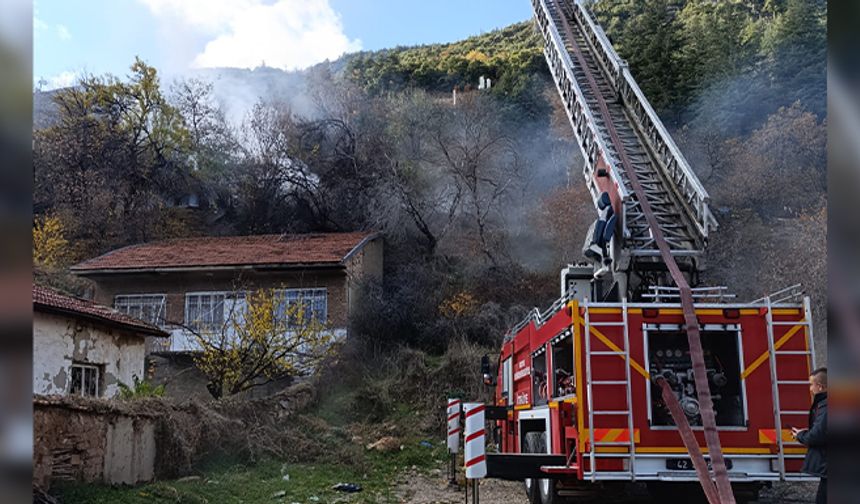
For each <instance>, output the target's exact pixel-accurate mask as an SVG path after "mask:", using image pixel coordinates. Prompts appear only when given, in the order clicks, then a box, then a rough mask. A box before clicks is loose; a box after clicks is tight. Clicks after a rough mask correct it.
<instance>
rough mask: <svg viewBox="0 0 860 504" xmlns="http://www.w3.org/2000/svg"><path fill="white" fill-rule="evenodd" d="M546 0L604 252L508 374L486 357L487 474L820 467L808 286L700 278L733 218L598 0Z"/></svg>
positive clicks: (621, 475)
mask: <svg viewBox="0 0 860 504" xmlns="http://www.w3.org/2000/svg"><path fill="white" fill-rule="evenodd" d="M532 5H533V7H534V13H535V20H536V26H537V28H538V29H539V30H540V32H541V34H542V36H543V39H544V42H545V47H544V48H545V55H546V60H547V65H548V68H549V71H550V74H551V76H552V78H553V80H554V82H555V84H556V87H557V89H558V92H559V96H560V98H561V103H562V105H563V107H564V109H565V110H566V112H567V115H568V118H569V120H570V123H571V126H572V128H573V132H574V134H575V137H576V141H577V143H578V145H579V147H580V150H581V152H582V155H583V161H584V162H583V176H584V181H585V183H586V185H587V187H588V189H589V191H590V192H591V195H592V199H593V201H594V204H595V207H596V210H597V214H598V216H597V217H598V218H597V220H596V221H595V224H594V225H593V226H592V229H591V231H590V232H589V237H588V238H587V240H586V243H585V246H584V247H583V255H584V256H585V258H586V259H589V260H590V261H591V263H590V264H589V263H586V264H576V265H571V266H568V267H567V268H565V269H564V270H563V271H562V274H561V296H560V298H559V299H558V300H557V301H556V302H555V303H554V304H553V305H552V306H550V307H549V308H548V309H546V310H545V311H543V312H540V311H538V310H535V311H534V312H533V313H532V314H531V315H530V316H529V317H527V318H526V319H525V320H523V321H522V322H521V323H520V324H519V325H517V326H516V327H514V328H512V329H511V330H510V331H509V333H508V334H507V336H506V337H505V340H504V344H503V345H502V348H501V352H500V354H501V355H500V358H499V362H498V370H497V372H495V373H494V372H491V371H490V370H489V363H488V362H487V363H485V366H484V367H485V381H487V382H490V383H495V385H496V390H495V395H494V402H495V404H494V405H491V406H489V407H487V409H486V414H487V418H488V419H489V420H491V421H492V422H494V423H495V426H494V435H495V438H496V441H497V443H498V447H499V450H498V453H491V454H488V455H487V459H486V461H487V472H488V476H490V477H499V478H508V479H521V480H525V482H526V483H525V486H526V490H527V493H528V495H529V499H530V501H531V502H532V503H533V504H537V503H543V504H552V503H555V502H558V500H559V499H560V498H563V497H564V496H572V495H578V494H581V493H583V492H589V491H594V490H595V489H599V490H601V491H602V490H605V489H608V488H612V487H613V486H618V485H626V484H629V483H631V482H647V483H649V485H650V487H651V488H652V489H653V490H655V491H660V490H665V489H670V491H671V492H672V495H674V496H677V495H678V490H680V489H681V488H684V486H685V485H690V486H691V487H692V485H691V483H693V482H696V481H699V482H700V484H701V487H700V488H701V489H703V490H704V494H705V495H706V496H707V497H708V499H709V501H710V502H712V503H716V502H726V503H729V502H733V501H734V500H735V499H737V500H744V499H745V498H748V497H751V496H753V495H755V494H756V493H757V491H758V489H759V488H760V487H761V486H762V485H764V484H767V483H768V482H772V481H780V480H801V479H807V478H808V479H813V478H811V477H808V476H805V475H803V474H801V473H800V467H801V462H802V458H803V455H804V448H803V447H802V446H800V445H799V444H798V443H797V442H795V441H794V440H793V439H792V437H791V435H790V429H791V427H795V426H797V427H804V426H805V425H806V415H807V412H808V408H809V406H810V402H811V398H810V395H809V392H808V389H807V379H808V376H809V373H810V371H811V368H812V363H813V362H814V348H813V337H812V320H813V319H812V313H811V311H810V302H809V299H806V298H804V297H803V295H802V292H801V291H800V289H799V287H797V286H795V287H792V288H789V289H786V290H784V291H782V292H779V293H776V294H774V295H770V296H767V297H764V298H762V299H759V300H756V301H753V302H749V303H741V302H738V301H737V300H736V299H735V298H734V297H733V296H732V295H730V294H729V293H728V291H727V290H726V289H725V288H722V287H720V288H708V287H691V286H695V285H697V284H698V279H699V277H700V273H701V272H702V271H703V270H705V261H704V258H705V254H704V251H705V247H706V245H707V242H708V239H709V236H710V231H712V230H713V229H715V228H716V227H717V222H716V219H715V218H714V216H713V215H712V213H711V211H710V208H709V198H708V194H707V192H706V191H705V189H704V188H703V187H702V185H701V183H700V182H699V180H698V178H697V177H696V175H695V172H694V171H693V170H692V169H691V167H690V166H689V164H688V162H687V160H686V159H685V158H684V156H683V155H682V154H681V152H680V150H679V149H678V147H677V146H676V145H675V143H674V141H673V140H672V138H671V136H670V135H669V133H668V131H667V129H666V128H665V127H664V126H663V124H662V122H661V121H660V118H659V117H658V116H657V114H656V113H655V112H654V110H653V108H652V107H651V105H650V104H649V103H648V100H647V99H646V98H645V96H644V95H643V93H642V91H641V90H640V88H639V86H638V85H637V84H636V81H635V80H634V79H633V77H632V75H631V73H630V70H629V69H628V67H627V64H626V63H625V62H624V61H623V60H622V59H621V58H619V57H618V54H616V52H615V50H614V49H613V47H612V44H611V43H610V41H609V39H608V38H607V37H606V35H605V34H604V32H603V30H602V29H601V28H600V27H599V26H598V25H597V24H596V23H595V21H594V19H593V18H592V16H591V14H590V13H589V11H588V9H587V5H586V3H584V2H583V1H581V0H532ZM581 217H582V216H572V218H581ZM703 452H704V456H703V455H702V453H703ZM711 459H712V460H711ZM708 463H712V465H713V468H712V472H713V476H711V475H709V472H710V470H709V468H708ZM712 477H713V478H714V480H715V483H712V481H711V478H712ZM701 489H700V490H699V495H701V494H702V491H701ZM733 493H734V495H733Z"/></svg>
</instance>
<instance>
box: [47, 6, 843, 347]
mask: <svg viewBox="0 0 860 504" xmlns="http://www.w3.org/2000/svg"><path fill="white" fill-rule="evenodd" d="M824 9H825V6H824V3H823V2H822V1H815V2H809V1H803V0H731V1H726V2H712V1H710V0H689V1H682V0H644V1H640V0H635V1H634V0H601V1H600V2H596V3H595V5H594V10H595V13H596V15H597V18H598V19H599V20H600V22H601V23H602V24H603V26H604V27H605V29H606V32H607V34H608V35H609V36H610V38H611V39H612V40H613V42H614V43H615V44H616V47H617V49H618V51H619V53H620V54H621V55H622V57H624V58H626V59H627V60H628V61H629V63H630V65H631V68H632V70H633V72H634V75H635V76H636V78H637V80H638V81H639V83H640V84H641V86H642V88H643V90H644V91H645V93H646V95H647V96H648V97H649V99H650V100H651V101H652V103H653V104H654V105H655V108H657V109H658V111H659V113H660V114H661V115H662V117H663V118H664V120H665V121H666V123H667V125H668V126H669V127H670V129H671V130H672V131H673V134H674V135H675V137H676V140H677V142H678V144H679V145H680V147H681V149H682V150H683V151H684V152H685V154H686V155H687V157H688V158H689V159H690V161H691V164H692V165H693V166H694V169H695V170H696V171H697V172H698V173H699V175H700V177H701V179H702V180H703V183H704V184H705V186H706V188H707V189H708V190H709V192H710V193H711V196H712V199H713V207H714V208H715V210H716V213H717V218H718V220H719V221H720V224H721V228H720V231H719V232H718V233H716V234H715V235H714V236H713V239H712V243H711V258H710V259H711V261H710V264H711V268H710V270H709V271H708V272H707V274H706V278H705V280H706V281H708V282H709V283H716V284H725V285H728V286H729V287H730V288H731V289H732V290H733V291H735V292H738V293H739V294H740V297H741V298H750V297H753V296H758V295H760V294H762V293H764V292H766V291H769V290H775V289H777V288H781V287H784V286H786V285H789V284H792V283H795V282H803V283H804V284H805V285H807V287H808V289H809V290H810V291H811V292H812V293H813V294H814V296H815V299H816V302H817V310H818V313H819V314H821V315H823V314H824V309H823V302H824V299H825V297H824V296H825V294H824V278H825V275H824V273H825V254H824V250H825V248H824V246H825V245H824V239H825V233H826V225H825V223H826V204H825V191H824V189H825V171H824V170H825V150H824V145H825V121H826V119H825V112H824V110H825V109H824V103H825V94H824V93H825V91H824V90H825V84H826V80H825V73H824V69H825V57H824V38H825V29H824V18H825V11H824ZM281 74H283V72H280V71H277V70H273V69H267V70H266V71H265V72H262V71H261V72H257V71H255V73H254V76H255V79H258V81H257V82H263V83H264V84H263V85H260V86H257V87H254V89H255V91H254V92H253V93H251V92H248V93H246V94H241V92H240V91H237V90H240V88H241V85H242V84H241V83H242V80H243V79H244V78H245V77H244V76H245V75H249V72H246V71H235V72H231V73H230V76H229V83H230V86H229V93H224V92H223V89H222V90H221V91H222V92H220V93H219V92H218V91H219V87H218V86H219V82H220V86H222V88H223V87H224V85H225V84H224V82H225V81H223V80H219V81H215V82H214V83H213V82H207V81H206V80H204V79H205V75H201V76H198V78H194V79H188V80H185V81H181V82H176V83H165V82H162V81H161V80H160V79H159V76H158V72H157V69H155V68H152V67H150V66H148V65H147V64H146V63H145V62H142V61H137V62H135V63H134V65H133V66H132V69H131V73H130V74H129V75H128V76H127V77H124V78H120V77H113V76H91V77H87V78H85V79H84V80H82V81H81V82H80V83H79V84H78V86H76V87H74V88H70V89H66V90H62V91H59V92H57V93H56V94H54V95H53V97H52V99H53V100H54V103H55V104H56V114H57V116H56V117H55V118H54V120H53V121H48V122H40V123H39V125H40V126H45V127H44V128H42V129H39V130H38V131H36V133H35V139H34V163H35V166H34V169H35V195H34V203H35V209H34V210H35V214H36V219H35V220H36V221H35V227H34V237H35V243H34V247H35V248H34V255H35V257H36V260H37V266H38V267H39V270H40V271H41V272H43V273H41V274H42V275H43V277H42V278H43V280H44V281H46V282H53V283H54V284H55V285H60V286H61V287H65V288H67V289H84V288H85V286H83V285H77V284H75V283H73V282H71V281H70V280H69V279H68V277H67V276H64V275H62V274H61V272H62V271H63V269H64V268H65V267H67V266H68V265H69V264H71V263H74V262H75V261H79V260H82V259H84V258H87V257H91V256H94V255H96V254H100V253H103V252H105V251H107V250H110V249H113V248H116V247H120V246H124V245H128V244H131V243H138V242H142V241H149V240H158V239H165V238H171V237H178V236H190V235H205V234H252V233H284V232H308V231H348V230H367V229H374V230H380V231H382V232H383V233H384V234H385V237H386V272H385V281H384V284H383V285H367V286H365V288H366V289H367V291H368V293H369V295H368V296H366V297H365V299H366V300H367V306H366V307H365V309H364V310H363V313H365V314H366V316H365V317H362V318H361V319H359V320H355V321H354V330H355V331H354V332H355V334H356V335H357V338H356V339H355V341H356V342H357V344H358V345H367V346H368V347H379V346H389V347H390V346H397V345H401V344H402V345H409V346H412V347H417V348H421V349H424V350H428V351H432V352H439V351H442V350H444V349H445V348H446V347H447V345H448V343H449V341H452V340H459V339H466V340H470V341H472V342H476V343H480V344H486V345H489V346H495V344H496V343H497V341H498V340H499V338H501V335H502V334H503V332H504V330H505V328H506V327H508V326H509V325H510V324H511V323H512V322H514V321H515V320H517V319H518V318H519V317H521V316H522V315H523V314H524V313H525V312H526V310H527V309H528V308H530V307H531V306H533V305H541V306H543V305H546V304H547V303H548V302H550V301H551V300H552V299H553V298H554V297H555V296H557V294H558V293H557V272H558V269H559V267H561V266H562V265H563V264H565V263H567V262H570V261H575V260H579V259H580V253H579V250H580V248H581V243H582V237H583V234H584V230H585V228H587V226H588V225H589V224H590V223H591V221H592V220H593V219H594V213H593V212H594V211H593V208H592V206H591V202H590V200H589V198H588V197H587V195H586V192H585V188H584V184H582V180H581V175H580V174H579V169H580V167H581V160H580V159H579V154H578V152H577V151H576V148H575V145H574V144H573V143H572V141H571V136H572V133H571V131H570V127H569V124H567V118H566V117H565V116H564V113H563V112H562V111H561V109H560V104H559V101H558V98H557V96H556V91H555V88H554V86H553V85H552V83H551V82H550V81H549V78H548V74H547V70H546V65H545V63H544V60H543V56H542V53H541V40H540V36H539V35H537V34H536V33H535V32H534V30H533V27H532V24H531V23H530V22H524V23H520V24H517V25H513V26H510V27H507V28H504V29H501V30H498V31H494V32H491V33H488V34H484V35H480V36H476V37H472V38H469V39H467V40H465V41H462V42H457V43H452V44H439V45H430V46H422V47H406V48H394V49H389V50H385V51H379V52H373V53H358V54H353V55H347V56H345V57H344V58H343V59H342V60H338V61H336V62H332V63H324V64H320V65H318V66H316V67H314V68H311V69H309V70H307V71H304V72H301V73H299V74H291V76H290V79H294V80H291V83H290V84H289V85H288V86H287V85H284V86H283V87H278V86H277V85H276V83H277V82H278V81H279V79H280V75H281ZM482 76H484V77H488V78H490V79H492V81H493V87H492V89H491V90H489V91H479V90H477V85H478V80H479V78H480V77H482ZM199 77H203V78H204V79H201V78H199ZM259 79H263V80H259ZM263 88H265V89H267V90H268V91H266V92H262V91H259V89H263ZM454 88H457V89H458V90H459V100H458V104H457V106H456V107H455V106H454V105H453V103H452V90H453V89H454ZM225 94H228V95H229V96H242V99H243V100H244V101H245V103H247V106H246V107H245V108H244V109H242V110H243V111H244V112H245V113H243V114H236V113H235V110H233V109H231V110H230V111H229V113H228V111H227V108H226V105H225ZM819 327H821V324H819ZM365 336H366V338H365Z"/></svg>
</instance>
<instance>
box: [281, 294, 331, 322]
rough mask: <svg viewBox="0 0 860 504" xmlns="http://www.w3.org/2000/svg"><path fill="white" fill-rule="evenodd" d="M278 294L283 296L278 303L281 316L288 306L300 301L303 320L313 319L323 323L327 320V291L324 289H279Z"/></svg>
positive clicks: (284, 313)
mask: <svg viewBox="0 0 860 504" xmlns="http://www.w3.org/2000/svg"><path fill="white" fill-rule="evenodd" d="M279 294H280V295H282V296H283V297H282V298H281V299H282V301H281V303H280V304H279V313H280V315H281V316H285V315H286V313H287V307H288V306H293V305H294V304H296V303H302V304H303V305H304V308H303V310H302V312H303V316H304V319H305V321H311V320H313V321H316V322H319V323H320V324H325V323H326V321H327V320H328V291H327V290H326V289H324V288H323V289H284V290H282V291H279ZM292 323H293V324H294V323H295V322H292Z"/></svg>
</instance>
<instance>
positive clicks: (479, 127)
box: [432, 94, 522, 266]
mask: <svg viewBox="0 0 860 504" xmlns="http://www.w3.org/2000/svg"><path fill="white" fill-rule="evenodd" d="M497 113H498V112H497V109H496V108H495V107H493V102H492V98H489V97H484V96H482V95H478V94H472V95H466V96H465V97H463V98H462V99H461V100H460V102H459V104H458V105H457V106H456V107H453V108H451V109H449V110H448V111H446V112H445V113H443V114H442V116H441V117H440V118H439V120H438V121H437V122H436V123H435V125H434V131H433V133H432V135H433V140H434V142H435V148H436V150H437V151H438V152H439V153H440V154H441V159H440V162H441V165H442V166H443V168H444V170H445V171H446V173H447V174H448V176H449V177H451V179H452V181H453V183H454V184H455V185H456V186H457V187H458V188H459V190H460V191H461V192H462V194H463V212H464V216H465V217H466V219H467V220H469V221H471V222H472V224H473V225H474V228H475V231H476V232H477V237H478V241H479V246H480V249H481V253H482V254H483V255H484V256H486V257H487V259H488V260H489V261H490V263H492V264H493V265H494V266H496V265H498V260H499V258H498V250H499V248H498V247H499V245H500V243H499V242H498V241H497V240H496V239H495V238H494V233H493V232H494V229H493V224H494V221H493V219H494V217H498V214H499V212H500V209H501V206H502V205H503V204H504V202H505V201H506V198H507V197H508V196H510V194H511V193H512V191H513V190H514V189H515V188H516V187H517V185H519V184H520V183H521V181H522V180H521V173H520V171H521V166H520V156H519V153H518V151H517V144H516V142H515V140H514V139H513V138H512V137H511V136H509V135H508V134H507V133H506V132H505V130H504V129H503V127H502V123H501V121H500V120H499V118H498V115H497Z"/></svg>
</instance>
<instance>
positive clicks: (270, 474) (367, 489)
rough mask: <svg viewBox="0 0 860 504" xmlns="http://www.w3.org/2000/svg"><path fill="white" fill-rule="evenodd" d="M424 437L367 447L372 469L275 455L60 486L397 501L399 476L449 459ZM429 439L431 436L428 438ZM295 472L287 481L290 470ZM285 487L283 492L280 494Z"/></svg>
mask: <svg viewBox="0 0 860 504" xmlns="http://www.w3.org/2000/svg"><path fill="white" fill-rule="evenodd" d="M421 441H422V440H420V439H409V440H404V441H403V449H402V450H395V451H392V452H389V453H379V452H366V453H365V455H364V458H365V461H366V464H364V465H365V466H366V468H367V470H361V469H359V468H356V467H350V466H345V465H338V464H327V465H326V464H283V463H281V462H279V461H274V460H269V461H265V462H260V463H258V464H255V465H244V464H238V463H222V464H214V465H209V466H207V467H205V468H204V470H203V474H204V476H202V477H201V478H200V479H199V480H194V481H180V480H173V481H160V482H157V483H151V484H147V485H142V486H139V487H107V486H99V485H70V486H66V487H62V488H60V489H59V491H58V494H59V496H60V497H61V498H62V500H63V502H64V503H67V504H73V503H85V502H86V503H104V504H108V503H111V504H113V503H116V504H138V503H139V504H144V503H146V504H152V503H183V504H202V503H221V502H224V503H273V502H275V503H278V502H283V503H293V502H301V503H312V502H320V503H335V502H349V503H356V504H363V503H367V504H371V503H394V502H396V498H395V496H394V493H393V490H394V488H393V487H394V482H395V479H396V476H397V475H398V474H399V473H401V472H403V471H404V470H407V469H412V468H413V467H415V468H416V469H417V470H420V471H427V470H429V469H432V468H436V467H439V466H440V465H441V464H442V463H443V461H444V460H445V447H444V446H443V445H442V444H440V443H438V441H437V442H435V443H433V444H432V446H429V447H428V446H422V445H421ZM428 441H429V440H428ZM285 474H288V475H289V480H288V481H285V480H284V479H283V478H284V475H285ZM341 482H344V483H357V484H359V485H361V487H362V489H363V490H362V491H361V492H359V493H355V494H346V493H343V492H338V491H335V490H332V489H331V487H332V486H333V485H335V484H337V483H341ZM279 492H285V493H284V495H283V496H280V497H274V496H275V495H276V494H278V493H279Z"/></svg>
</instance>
